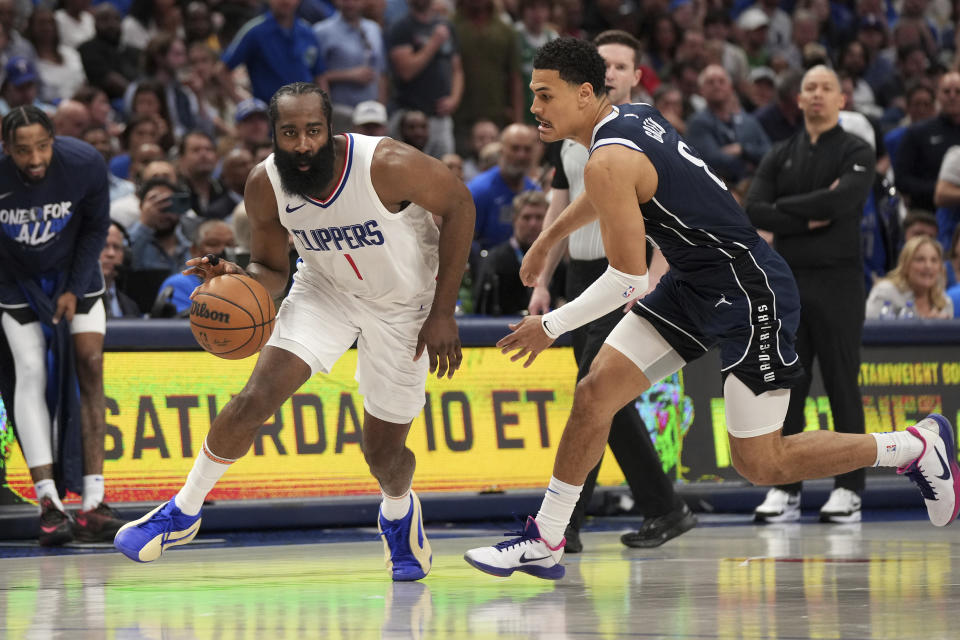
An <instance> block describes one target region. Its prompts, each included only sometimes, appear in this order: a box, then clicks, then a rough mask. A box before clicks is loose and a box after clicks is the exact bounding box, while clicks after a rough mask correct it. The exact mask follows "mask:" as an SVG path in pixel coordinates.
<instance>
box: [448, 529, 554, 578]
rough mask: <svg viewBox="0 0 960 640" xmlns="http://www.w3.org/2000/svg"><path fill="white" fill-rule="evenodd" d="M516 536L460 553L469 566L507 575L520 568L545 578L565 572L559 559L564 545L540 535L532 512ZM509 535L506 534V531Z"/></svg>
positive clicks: (495, 574)
mask: <svg viewBox="0 0 960 640" xmlns="http://www.w3.org/2000/svg"><path fill="white" fill-rule="evenodd" d="M513 533H519V534H520V537H519V538H511V539H509V540H504V541H503V542H501V543H499V544H496V545H494V546H492V547H478V548H476V549H470V550H469V551H467V552H466V553H465V554H463V559H464V560H466V561H467V563H469V564H470V565H471V566H473V567H476V568H477V569H480V571H483V572H484V573H489V574H490V575H494V576H500V577H507V576H509V575H511V574H512V573H513V572H514V571H523V572H524V573H529V574H530V575H532V576H536V577H537V578H544V579H545V580H559V579H560V578H562V577H563V574H564V573H566V570H565V569H564V568H563V565H562V564H560V559H561V558H562V557H563V545H564V544H565V542H566V541H565V540H561V541H560V544H558V545H557V546H555V547H551V546H550V544H549V543H548V542H547V541H546V540H544V539H543V538H541V537H540V527H538V526H537V521H536V520H534V519H533V516H528V517H527V522H526V524H525V525H524V527H523V530H522V531H515V532H513ZM508 535H509V534H508Z"/></svg>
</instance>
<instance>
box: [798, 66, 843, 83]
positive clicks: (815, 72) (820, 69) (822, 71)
mask: <svg viewBox="0 0 960 640" xmlns="http://www.w3.org/2000/svg"><path fill="white" fill-rule="evenodd" d="M815 76H816V77H820V78H829V79H830V80H831V81H832V82H833V84H834V85H835V86H836V87H837V89H839V88H840V76H838V75H837V72H836V71H834V70H833V69H831V68H830V67H828V66H826V65H823V64H818V65H816V66H813V67H810V68H809V69H808V70H807V72H806V73H805V74H803V80H801V85H803V84H806V83H807V79H808V78H812V77H815Z"/></svg>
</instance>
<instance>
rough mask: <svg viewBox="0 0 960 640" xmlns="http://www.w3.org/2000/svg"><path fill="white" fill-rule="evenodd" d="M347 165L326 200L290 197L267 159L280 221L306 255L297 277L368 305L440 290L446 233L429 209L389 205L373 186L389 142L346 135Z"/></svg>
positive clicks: (301, 257) (271, 162) (299, 251)
mask: <svg viewBox="0 0 960 640" xmlns="http://www.w3.org/2000/svg"><path fill="white" fill-rule="evenodd" d="M345 136H346V140H347V144H346V151H345V154H346V162H345V163H344V166H343V173H342V174H341V176H340V180H339V181H338V182H337V186H336V188H335V189H334V190H333V194H332V195H331V196H330V197H329V198H327V199H326V200H317V199H314V198H306V199H304V198H302V197H300V196H294V195H291V194H289V193H286V192H285V191H284V190H283V187H281V183H280V174H279V173H278V172H277V166H276V164H275V163H274V158H273V154H271V155H270V156H269V157H268V158H267V159H266V160H264V161H263V164H264V167H265V168H266V170H267V176H268V177H269V178H270V184H271V185H273V192H274V194H275V195H276V198H277V210H278V211H279V214H280V222H281V224H283V226H284V227H286V228H287V230H289V231H290V233H291V234H292V235H293V237H294V238H295V244H296V247H297V252H298V253H299V254H300V262H299V268H298V271H297V277H298V278H302V277H305V278H307V279H311V280H315V281H316V280H320V281H325V282H328V283H330V284H331V285H332V286H333V287H334V288H336V289H337V290H339V291H342V292H344V293H347V294H351V295H355V296H357V297H358V298H362V299H364V300H372V301H377V302H405V301H409V300H411V299H414V298H416V297H419V296H421V295H423V294H425V293H428V292H432V291H433V289H434V288H435V287H436V277H437V266H438V264H439V244H440V231H439V230H438V229H437V225H436V224H435V223H434V221H433V216H431V215H430V213H428V212H427V211H426V210H424V209H423V207H419V206H417V205H415V204H410V205H408V206H407V207H406V208H405V209H404V210H403V211H401V212H399V213H391V212H390V211H388V210H387V209H386V207H384V206H383V203H382V202H381V201H380V197H379V196H378V195H377V192H376V190H375V189H374V188H373V183H372V181H371V180H370V163H371V161H372V159H373V154H374V151H375V150H376V148H377V145H378V144H379V143H380V140H382V138H379V137H377V138H374V137H369V136H362V135H357V134H352V133H350V134H345Z"/></svg>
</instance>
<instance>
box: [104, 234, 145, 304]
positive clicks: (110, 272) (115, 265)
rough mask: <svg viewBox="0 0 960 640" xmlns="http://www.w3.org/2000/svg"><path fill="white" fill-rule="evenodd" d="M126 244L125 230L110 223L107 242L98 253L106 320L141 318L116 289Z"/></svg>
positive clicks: (127, 297) (130, 300)
mask: <svg viewBox="0 0 960 640" xmlns="http://www.w3.org/2000/svg"><path fill="white" fill-rule="evenodd" d="M128 244H129V241H128V240H127V232H126V230H125V229H124V228H123V227H121V226H120V224H119V223H117V222H111V223H110V230H109V231H108V232H107V241H106V243H105V244H104V245H103V250H102V251H101V252H100V268H101V269H103V280H104V282H105V283H106V287H105V289H104V294H103V306H104V308H105V309H106V311H107V318H108V319H109V318H139V317H141V316H142V314H141V313H140V309H139V308H138V307H137V303H136V302H134V301H133V299H132V298H131V297H130V296H128V295H127V294H125V293H124V292H123V291H121V290H120V289H118V288H117V275H118V274H119V272H120V270H121V269H122V268H123V264H124V260H125V258H126V251H127V245H128Z"/></svg>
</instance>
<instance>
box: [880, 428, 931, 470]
mask: <svg viewBox="0 0 960 640" xmlns="http://www.w3.org/2000/svg"><path fill="white" fill-rule="evenodd" d="M871 435H872V436H873V437H874V438H876V440H877V461H876V462H874V463H873V466H875V467H905V466H907V465H908V464H910V463H911V462H913V461H914V460H916V459H917V458H918V457H920V454H921V453H923V441H922V440H920V438H918V437H917V436H915V435H913V434H912V433H910V432H909V431H889V432H887V433H874V434H871Z"/></svg>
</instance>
